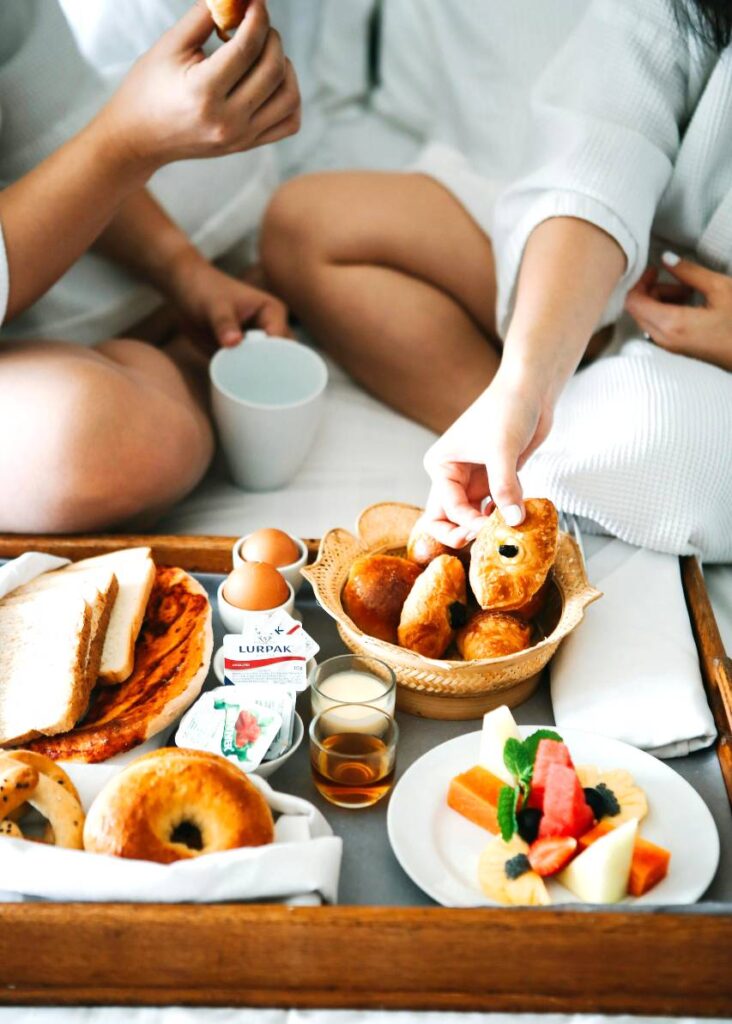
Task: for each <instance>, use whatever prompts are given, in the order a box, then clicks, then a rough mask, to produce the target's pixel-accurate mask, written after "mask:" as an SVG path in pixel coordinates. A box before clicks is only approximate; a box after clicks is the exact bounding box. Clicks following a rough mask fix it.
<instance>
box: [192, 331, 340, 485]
mask: <svg viewBox="0 0 732 1024" xmlns="http://www.w3.org/2000/svg"><path fill="white" fill-rule="evenodd" d="M209 374H210V377H211V400H212V406H213V414H214V419H215V421H216V425H217V427H218V431H219V437H220V439H221V444H222V446H223V449H224V454H225V455H226V459H227V462H228V464H229V470H230V472H231V476H232V477H233V479H234V482H235V483H237V484H238V485H239V486H240V487H243V488H244V489H245V490H249V491H272V490H277V488H279V487H284V485H285V484H287V483H288V482H289V481H290V480H291V479H292V478H293V477H294V476H295V474H296V473H297V471H298V469H299V468H300V466H301V465H302V463H303V462H304V460H305V457H306V455H307V454H308V452H309V451H310V448H311V446H312V443H313V440H314V439H315V433H316V431H317V429H318V425H319V423H320V419H321V416H322V412H323V398H324V395H325V388H326V385H327V383H328V368H327V367H326V365H325V363H324V361H323V360H322V359H321V357H320V356H319V355H318V354H317V352H314V351H313V350H312V349H311V348H308V347H307V346H306V345H300V344H298V342H296V341H288V340H287V339H286V338H270V337H268V336H267V335H266V334H264V333H263V332H262V331H250V332H249V333H248V334H247V336H246V337H245V339H244V341H243V342H242V344H241V345H238V346H237V347H236V348H222V349H219V351H218V352H217V353H216V355H215V356H214V357H213V359H212V360H211V366H210V370H209Z"/></svg>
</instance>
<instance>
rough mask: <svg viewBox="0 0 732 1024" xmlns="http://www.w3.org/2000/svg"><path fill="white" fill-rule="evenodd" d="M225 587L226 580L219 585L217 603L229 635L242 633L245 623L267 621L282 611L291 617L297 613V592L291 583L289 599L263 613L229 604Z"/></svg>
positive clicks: (288, 585) (288, 586)
mask: <svg viewBox="0 0 732 1024" xmlns="http://www.w3.org/2000/svg"><path fill="white" fill-rule="evenodd" d="M225 585H226V580H222V581H221V583H220V584H219V589H218V590H217V592H216V603H217V605H218V609H219V615H220V616H221V621H222V622H223V624H224V627H225V628H226V631H227V633H241V632H242V630H243V629H244V623H245V622H251V621H252V620H253V619H257V618H258V619H265V620H266V619H268V618H269V617H270V616H271V615H274V613H275V612H278V611H280V610H284V611H286V612H287V613H288V614H289V615H292V613H293V612H294V611H295V591H294V590H293V589H292V584H291V583H288V584H287V589H288V591H289V597H288V598H287V600H286V601H285V602H284V603H283V604H281V605H278V606H277V608H268V609H267V610H266V611H261V612H250V611H247V610H246V609H244V608H236V607H235V606H234V605H233V604H229V602H228V601H227V600H226V598H225V597H224V586H225Z"/></svg>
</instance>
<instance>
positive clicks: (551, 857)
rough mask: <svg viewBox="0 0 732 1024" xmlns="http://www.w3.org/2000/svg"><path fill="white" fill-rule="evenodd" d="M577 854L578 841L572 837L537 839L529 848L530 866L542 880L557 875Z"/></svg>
mask: <svg viewBox="0 0 732 1024" xmlns="http://www.w3.org/2000/svg"><path fill="white" fill-rule="evenodd" d="M576 852H577V840H576V839H574V838H573V837H572V836H547V837H546V838H545V839H537V840H536V842H534V843H532V844H531V846H530V847H529V855H528V856H529V864H530V865H531V867H532V869H533V870H534V871H535V872H536V873H537V875H540V876H541V877H542V878H547V877H548V876H549V875H556V873H557V872H558V871H561V870H562V868H563V867H565V866H566V865H567V864H568V863H569V862H570V861H571V859H572V858H573V857H574V855H575V853H576Z"/></svg>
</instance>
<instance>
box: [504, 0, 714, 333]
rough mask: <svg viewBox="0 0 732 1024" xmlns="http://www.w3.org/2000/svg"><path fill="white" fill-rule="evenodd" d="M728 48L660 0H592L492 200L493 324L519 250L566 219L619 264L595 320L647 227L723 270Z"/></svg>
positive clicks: (512, 281)
mask: <svg viewBox="0 0 732 1024" xmlns="http://www.w3.org/2000/svg"><path fill="white" fill-rule="evenodd" d="M731 58H732V48H730V47H728V48H727V50H726V51H725V52H724V53H722V54H718V53H716V52H715V51H714V50H713V49H712V48H711V47H707V46H704V45H702V44H701V43H700V42H699V41H698V40H697V38H696V37H695V36H694V34H693V33H692V31H691V29H687V28H682V27H681V26H680V25H679V23H678V22H677V20H676V18H675V17H674V13H673V10H672V5H671V4H669V3H667V2H666V0H594V2H593V3H592V5H591V7H590V9H589V11H588V13H587V15H586V16H585V18H584V19H583V20H582V22H581V23H580V25H579V27H578V28H577V30H576V31H575V32H574V33H573V35H572V36H571V38H570V39H569V41H568V42H567V45H566V46H565V47H564V48H563V49H562V50H560V52H559V53H558V54H557V55H556V57H555V59H554V60H553V61H552V63H551V65H550V66H549V68H548V69H547V71H546V73H545V74H544V75H543V76H542V78H541V80H540V82H539V85H538V87H537V90H536V93H535V97H534V115H535V116H534V118H533V128H532V132H531V138H532V143H533V144H532V153H531V158H530V160H529V162H528V165H527V167H528V169H527V170H525V171H524V174H525V176H524V177H522V178H521V179H520V180H519V181H518V182H516V183H515V184H514V185H512V186H511V187H510V188H509V189H508V191H507V192H506V193H505V195H504V196H503V197H502V198H501V200H500V201H499V203H498V206H497V208H496V214H495V221H494V233H493V238H494V249H495V252H496V254H497V267H498V283H499V298H498V322H499V326H500V329H501V330H502V331H504V332H505V330H506V329H507V326H508V322H509V320H510V315H511V310H512V306H513V301H514V294H515V289H516V282H517V277H518V272H519V268H520V266H521V260H522V257H523V251H524V247H525V245H526V241H527V239H528V237H529V235H530V234H531V233H532V231H533V230H534V228H536V227H537V225H538V224H540V223H541V222H542V221H545V220H547V219H549V218H551V217H559V216H569V217H578V218H580V219H583V220H587V221H590V222H591V223H594V224H597V225H598V226H599V227H601V228H602V229H603V230H604V231H606V232H607V233H609V234H610V235H611V236H612V237H614V238H615V239H616V241H617V242H618V244H619V245H620V246H621V247H622V249H623V250H624V252H625V255H626V258H627V268H626V271H625V274H624V275H623V278H622V280H621V282H620V283H619V285H618V287H617V288H616V289H615V292H614V294H613V296H612V298H611V300H610V302H609V303H608V307H607V309H606V311H605V315H604V317H603V320H604V322H606V323H609V322H612V321H614V320H615V319H617V317H618V315H619V313H620V311H621V309H622V306H623V301H624V297H625V294H626V292H627V290H628V288H629V287H630V286H631V285H633V284H634V283H635V281H636V280H637V279H638V277H639V276H640V275H641V273H642V272H643V270H645V267H646V263H647V261H648V250H649V238H650V237H651V235H652V234H653V237H654V239H655V240H656V241H658V243H659V244H662V245H663V246H664V247H665V248H670V249H674V250H677V251H680V252H682V253H691V254H692V255H693V256H694V257H695V258H696V259H698V260H699V261H700V262H702V263H704V264H706V265H708V266H711V267H713V268H714V269H717V270H721V271H724V272H726V273H730V272H732V138H731V137H730V134H729V133H728V132H721V131H719V125H720V124H721V123H724V122H725V121H727V120H729V118H730V116H732V59H731Z"/></svg>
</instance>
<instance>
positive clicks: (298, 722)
mask: <svg viewBox="0 0 732 1024" xmlns="http://www.w3.org/2000/svg"><path fill="white" fill-rule="evenodd" d="M304 735H305V726H304V725H303V724H302V718H300V716H299V715H298V713H297V711H296V712H295V721H294V723H293V726H292V746H291V747H290V748H289V750H286V751H285V752H284V754H280V756H279V757H275V758H274V759H273V760H272V761H262V763H261V764H260V765H258V766H257V767H256V768H255V769H254V774H255V775H259V777H260V778H262V779H268V778H269V776H270V775H274V773H275V772H276V771H277V769H278V768H281V767H282V765H283V764H284V763H285V761H289V760H290V758H291V757H292V755H293V754H294V753H295V751H296V750H297V748H298V747H299V746H300V744H301V743H302V738H303V736H304Z"/></svg>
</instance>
